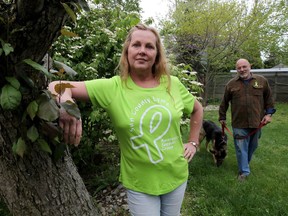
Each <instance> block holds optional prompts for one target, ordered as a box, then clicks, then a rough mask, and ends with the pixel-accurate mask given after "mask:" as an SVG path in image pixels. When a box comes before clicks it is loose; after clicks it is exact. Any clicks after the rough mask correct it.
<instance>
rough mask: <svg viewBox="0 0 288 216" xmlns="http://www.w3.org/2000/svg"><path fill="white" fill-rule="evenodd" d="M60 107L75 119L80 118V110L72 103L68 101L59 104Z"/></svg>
mask: <svg viewBox="0 0 288 216" xmlns="http://www.w3.org/2000/svg"><path fill="white" fill-rule="evenodd" d="M61 107H63V108H64V109H65V110H66V112H67V113H69V114H70V115H72V116H74V117H76V118H77V119H80V118H81V113H80V110H79V108H78V106H77V104H75V103H74V102H72V101H69V100H68V101H66V102H64V103H61Z"/></svg>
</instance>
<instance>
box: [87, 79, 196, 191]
mask: <svg viewBox="0 0 288 216" xmlns="http://www.w3.org/2000/svg"><path fill="white" fill-rule="evenodd" d="M165 80H167V78H166V79H165V78H162V79H161V82H160V85H159V86H158V87H155V88H141V87H139V86H137V85H136V84H135V83H134V82H133V80H132V79H131V78H130V77H129V78H128V80H127V83H126V84H125V82H123V81H121V79H120V77H119V76H114V77H112V78H110V79H96V80H90V81H85V84H86V88H87V91H88V94H89V97H90V100H91V102H92V104H93V105H98V106H101V107H103V108H104V109H105V110H106V111H107V113H108V114H109V116H110V118H111V121H112V123H113V125H114V127H115V131H116V135H117V137H118V140H119V143H120V152H121V162H120V176H119V180H120V182H121V183H122V184H123V186H124V187H126V188H128V189H131V190H134V191H138V192H142V193H147V194H151V195H161V194H165V193H168V192H171V191H173V190H174V189H176V188H177V187H178V186H180V185H181V184H183V183H184V182H185V181H186V180H187V178H188V162H187V160H186V159H185V158H184V155H183V153H184V148H183V147H184V146H183V143H182V139H181V133H180V120H181V116H182V114H183V112H185V113H188V114H190V113H191V112H192V110H193V107H194V102H195V97H194V96H193V95H192V94H190V93H189V92H188V91H187V89H186V88H185V87H184V85H183V84H182V83H181V82H180V81H179V80H178V78H177V77H174V76H171V90H170V93H168V92H167V90H166V87H167V84H166V81H165Z"/></svg>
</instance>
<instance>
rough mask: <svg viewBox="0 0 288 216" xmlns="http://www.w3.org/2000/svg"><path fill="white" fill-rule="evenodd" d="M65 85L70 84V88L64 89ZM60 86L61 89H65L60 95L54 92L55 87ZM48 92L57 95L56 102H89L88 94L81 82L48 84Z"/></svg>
mask: <svg viewBox="0 0 288 216" xmlns="http://www.w3.org/2000/svg"><path fill="white" fill-rule="evenodd" d="M65 84H70V85H71V88H70V87H69V88H66V87H65ZM57 85H58V88H59V86H61V89H65V90H63V91H62V92H61V95H60V94H59V93H58V92H57V91H56V89H57V87H56V89H55V86H57ZM48 90H49V91H50V92H51V93H52V94H54V95H57V99H58V100H59V101H58V102H61V103H63V102H65V101H67V100H71V101H73V99H74V100H76V101H77V100H81V101H89V100H90V99H89V96H88V92H87V89H86V85H85V83H84V82H83V81H80V82H72V81H53V82H51V83H50V84H49V86H48Z"/></svg>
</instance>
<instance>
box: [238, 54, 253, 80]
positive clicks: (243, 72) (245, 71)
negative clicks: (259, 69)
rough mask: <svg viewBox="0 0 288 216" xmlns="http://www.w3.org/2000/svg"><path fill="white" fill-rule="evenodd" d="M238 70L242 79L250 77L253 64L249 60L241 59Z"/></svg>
mask: <svg viewBox="0 0 288 216" xmlns="http://www.w3.org/2000/svg"><path fill="white" fill-rule="evenodd" d="M236 70H237V73H238V75H239V76H240V77H241V78H242V79H249V78H250V76H251V72H250V70H251V65H250V64H249V62H248V61H246V60H244V59H243V60H239V61H238V62H237V63H236Z"/></svg>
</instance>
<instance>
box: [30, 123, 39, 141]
mask: <svg viewBox="0 0 288 216" xmlns="http://www.w3.org/2000/svg"><path fill="white" fill-rule="evenodd" d="M27 137H28V138H29V139H30V140H31V141H32V142H35V141H36V140H37V139H38V137H39V133H38V130H37V128H36V127H35V126H34V125H32V126H31V127H30V128H29V129H28V131H27Z"/></svg>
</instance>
